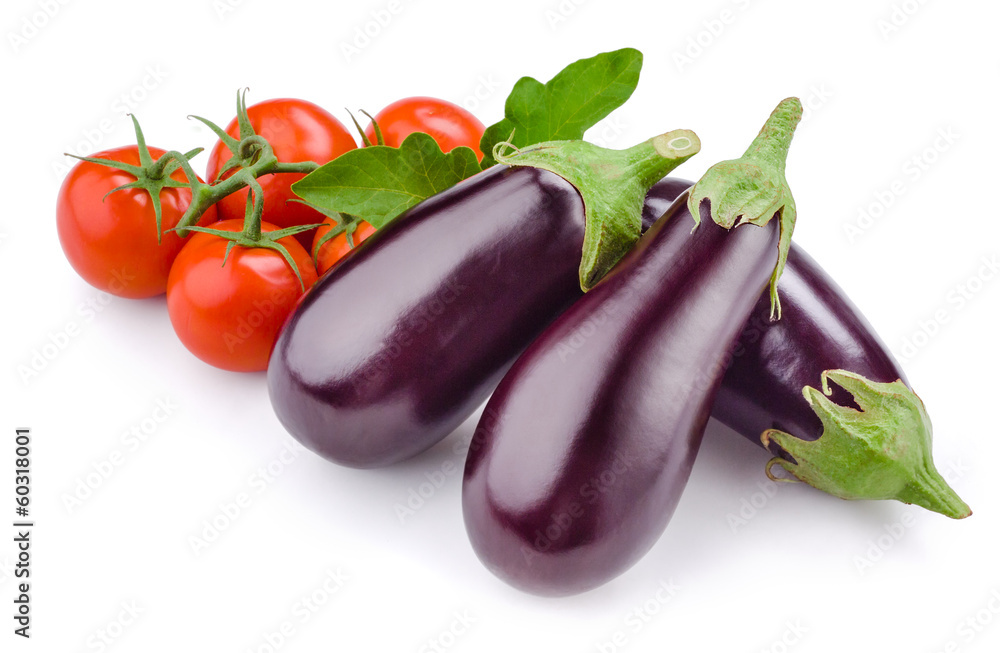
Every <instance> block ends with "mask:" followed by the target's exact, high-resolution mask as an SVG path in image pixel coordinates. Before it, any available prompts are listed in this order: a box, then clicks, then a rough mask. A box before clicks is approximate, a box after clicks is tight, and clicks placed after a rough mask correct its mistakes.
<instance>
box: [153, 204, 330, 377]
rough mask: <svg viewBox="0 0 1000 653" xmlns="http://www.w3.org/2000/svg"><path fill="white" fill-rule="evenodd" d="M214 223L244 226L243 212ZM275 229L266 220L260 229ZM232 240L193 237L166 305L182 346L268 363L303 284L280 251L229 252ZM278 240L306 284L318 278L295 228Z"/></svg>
mask: <svg viewBox="0 0 1000 653" xmlns="http://www.w3.org/2000/svg"><path fill="white" fill-rule="evenodd" d="M212 228H213V229H221V230H223V231H235V232H239V231H241V230H242V229H243V220H242V219H240V220H225V221H223V222H218V223H216V224H214V225H212ZM276 229H277V227H276V226H275V225H272V224H268V223H261V231H262V232H268V231H274V230H276ZM228 242H229V241H227V240H225V239H223V238H220V237H218V236H216V235H213V234H207V233H195V234H194V235H192V236H191V237H190V239H189V242H188V243H187V244H186V245H185V246H184V249H182V250H181V253H180V254H179V255H178V256H177V260H176V261H174V266H173V268H172V269H171V270H170V278H169V280H168V282H167V312H168V313H169V314H170V322H171V324H173V327H174V331H175V332H176V333H177V336H178V337H179V338H180V339H181V342H182V343H184V346H185V347H187V348H188V350H189V351H190V352H191V353H193V354H194V355H195V356H197V357H198V358H200V359H201V360H203V361H205V362H206V363H208V364H210V365H214V366H215V367H220V368H222V369H224V370H232V371H234V372H254V371H260V370H265V369H267V360H268V357H269V356H270V354H271V347H272V346H273V345H274V341H275V339H277V337H278V332H279V331H280V330H281V326H282V324H284V322H285V318H286V317H288V314H289V313H291V311H292V309H294V308H295V306H296V304H297V302H298V300H299V298H300V297H301V296H302V294H303V289H302V288H301V286H299V280H298V278H297V277H296V276H295V272H294V271H293V270H292V269H291V267H289V265H288V263H287V262H286V261H285V259H284V258H283V257H282V256H281V254H280V253H278V252H276V251H274V250H272V249H265V248H244V247H240V246H239V245H237V246H235V247H233V249H232V251H230V253H229V258H228V259H226V258H225V256H226V246H227V245H228ZM278 242H279V243H281V244H282V245H284V246H285V247H286V248H287V249H288V253H289V254H290V255H291V256H292V259H293V260H294V261H295V264H296V265H297V266H298V268H299V273H300V274H301V275H302V282H303V284H304V285H305V288H306V289H308V288H309V287H310V286H312V285H313V284H314V283H315V282H316V268H315V267H313V264H312V261H311V260H310V258H309V254H308V253H307V252H306V250H305V249H304V248H303V247H302V246H301V245H300V244H299V243H298V241H297V240H295V238H293V237H291V236H288V237H285V238H282V239H281V240H279V241H278ZM223 260H225V265H223Z"/></svg>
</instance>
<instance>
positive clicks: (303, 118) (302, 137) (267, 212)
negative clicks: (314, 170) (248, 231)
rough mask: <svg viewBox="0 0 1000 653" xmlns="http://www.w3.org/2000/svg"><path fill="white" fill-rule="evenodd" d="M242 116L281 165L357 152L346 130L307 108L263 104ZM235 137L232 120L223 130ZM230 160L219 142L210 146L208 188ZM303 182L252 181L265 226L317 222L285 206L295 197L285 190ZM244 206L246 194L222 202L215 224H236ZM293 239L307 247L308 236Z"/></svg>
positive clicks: (284, 176) (293, 103)
mask: <svg viewBox="0 0 1000 653" xmlns="http://www.w3.org/2000/svg"><path fill="white" fill-rule="evenodd" d="M247 115H248V116H249V118H250V124H252V125H253V128H254V131H255V132H256V133H257V134H258V135H259V136H263V137H264V138H265V139H267V142H268V143H270V144H271V148H272V149H273V150H274V155H275V156H276V157H278V160H279V161H281V162H283V163H298V162H300V161H314V162H316V163H319V164H323V163H326V162H328V161H331V160H333V159H335V158H337V157H338V156H340V155H341V154H343V153H344V152H347V151H348V150H353V149H355V148H356V147H357V143H355V142H354V137H353V136H351V133H350V132H349V131H347V128H345V127H344V125H342V124H341V123H340V121H339V120H337V119H336V118H334V117H333V116H332V115H330V113H328V112H327V111H326V110H325V109H323V108H322V107H318V106H316V105H315V104H313V103H312V102H306V101H305V100H294V99H279V100H266V101H264V102H261V103H259V104H255V105H253V106H250V107H247ZM239 131H240V128H239V125H238V124H237V122H236V119H235V118H234V119H233V121H232V122H230V123H229V126H227V127H226V133H228V134H229V135H230V136H233V137H236V138H238V137H239ZM230 155H231V153H230V152H229V148H227V147H226V146H225V145H224V144H223V143H222V141H219V142H217V143H216V144H215V147H214V148H213V149H212V153H211V154H210V155H209V157H208V179H209V181H210V182H212V183H214V182H215V179H216V177H217V176H218V175H219V170H221V169H222V166H223V165H225V163H226V161H228V160H229V157H230ZM227 176H228V175H227ZM304 176H305V175H302V174H292V173H281V174H273V175H265V176H263V177H261V178H260V179H258V180H257V181H258V182H260V185H261V187H262V188H263V189H264V215H263V219H264V220H265V221H266V222H270V223H271V224H274V225H277V226H278V227H293V226H296V225H301V224H316V223H319V222H322V221H323V215H322V214H320V213H318V212H316V211H315V210H313V209H311V208H309V207H308V206H306V205H304V204H300V203H299V202H289V201H288V200H290V199H295V198H296V197H297V196H296V195H295V193H293V192H292V190H291V186H292V184H293V183H295V182H296V181H298V180H299V179H302V177H304ZM246 202H247V189H246V188H244V189H243V190H241V191H239V192H237V193H233V194H232V195H230V196H228V197H226V198H224V199H223V200H222V201H220V202H219V204H218V206H219V219H220V220H237V219H239V220H242V219H243V216H244V212H245V210H246ZM297 238H298V240H299V242H300V243H302V246H303V247H308V246H309V243H310V242H311V241H312V233H310V232H306V233H304V234H299V235H298V236H297Z"/></svg>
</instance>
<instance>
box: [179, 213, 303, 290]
mask: <svg viewBox="0 0 1000 653" xmlns="http://www.w3.org/2000/svg"><path fill="white" fill-rule="evenodd" d="M261 202H263V199H261ZM247 205H248V206H247V212H248V213H250V212H251V211H252V209H251V207H250V202H249V200H248V202H247ZM319 226H320V225H318V224H304V225H297V226H294V227H286V228H284V229H277V230H275V231H266V232H265V231H262V230H261V228H260V220H257V221H253V220H252V219H251V217H250V216H249V215H248V216H247V217H246V218H245V219H244V222H243V231H224V230H222V229H213V228H211V227H199V226H198V225H191V226H189V227H187V229H188V230H190V231H198V232H200V233H205V234H212V235H213V236H217V237H219V238H222V239H224V240H227V241H229V242H228V243H226V253H225V255H224V256H223V258H222V265H223V266H225V264H226V261H228V260H229V253H230V252H231V251H233V248H234V247H237V246H239V247H243V248H246V249H252V248H255V247H256V248H261V249H270V250H274V251H275V252H277V253H278V254H280V255H281V258H283V259H285V263H287V264H288V267H290V268H291V269H292V272H294V273H295V278H296V279H298V280H299V287H300V288H301V289H302V291H303V292H305V289H306V286H305V282H304V281H303V280H302V273H301V272H300V271H299V266H298V265H296V264H295V259H293V258H292V255H291V254H290V253H289V252H288V249H287V248H286V247H285V246H284V245H282V244H281V243H280V242H278V241H279V240H281V239H282V238H287V237H288V236H294V235H295V234H299V233H302V232H303V231H309V230H310V229H315V228H316V227H319ZM179 230H180V227H177V228H175V229H174V230H173V231H179Z"/></svg>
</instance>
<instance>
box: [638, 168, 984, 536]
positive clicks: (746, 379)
mask: <svg viewBox="0 0 1000 653" xmlns="http://www.w3.org/2000/svg"><path fill="white" fill-rule="evenodd" d="M690 185H691V182H688V181H685V180H683V179H676V178H666V179H664V180H662V181H660V182H658V183H657V184H656V185H654V186H653V187H652V188H651V189H650V191H649V193H648V194H647V195H646V202H645V206H644V207H643V226H644V228H648V227H649V225H651V224H652V223H653V222H654V221H655V220H656V219H658V218H659V217H660V216H661V215H663V214H664V212H665V211H666V210H667V208H668V207H669V206H670V204H671V203H672V202H673V200H674V199H675V198H677V197H678V196H679V195H681V193H683V192H684V191H685V190H686V188H687V187H689V186H690ZM778 296H779V298H780V301H781V305H782V306H783V307H784V313H783V316H782V319H780V320H777V321H771V320H770V319H769V315H770V301H769V299H768V298H765V297H762V298H761V299H760V301H759V302H758V303H757V306H756V308H755V309H754V311H753V313H752V315H751V317H750V319H749V320H748V321H747V323H746V325H745V326H744V327H743V330H742V333H741V336H740V339H739V341H738V342H737V344H736V345H735V346H734V348H733V350H732V351H731V353H730V361H729V365H728V369H727V371H726V375H725V377H724V378H723V381H722V387H721V388H720V390H719V394H718V396H717V397H716V400H715V405H714V407H713V408H712V416H713V417H715V418H716V419H718V420H719V421H721V422H722V423H723V424H725V425H726V426H728V427H730V428H731V429H733V430H734V431H736V432H737V433H739V434H740V435H742V436H744V437H746V438H747V439H749V440H750V441H751V442H753V443H755V444H757V445H758V446H761V447H764V448H767V449H768V450H769V451H770V452H771V453H772V454H774V456H775V457H774V458H772V459H771V461H769V462H768V464H767V467H766V468H765V471H766V473H767V475H768V476H769V477H771V478H772V479H774V480H786V479H788V478H792V479H797V480H800V481H804V482H806V483H808V484H810V485H813V486H814V487H817V488H819V489H821V490H823V491H825V492H828V493H830V494H833V495H834V496H838V497H841V498H844V499H898V500H900V501H903V502H905V503H913V504H916V505H919V506H921V507H923V508H927V509H928V510H932V511H934V512H938V513H941V514H943V515H947V516H948V517H952V518H955V519H961V518H963V517H968V516H969V515H970V514H972V512H971V510H970V509H969V506H968V505H967V504H966V503H965V502H964V501H962V499H960V498H959V497H958V495H957V494H956V493H955V492H954V490H952V489H951V488H950V487H948V484H947V482H946V481H945V480H944V478H943V477H942V476H941V475H940V473H938V471H937V469H936V468H935V466H934V463H933V459H932V458H931V423H930V418H929V417H928V416H927V412H926V409H925V407H924V405H923V402H922V401H921V400H920V399H919V397H917V395H916V394H914V392H913V391H912V389H911V386H910V384H909V382H908V381H907V379H906V376H905V374H904V373H903V370H902V369H901V368H900V366H899V364H898V363H897V362H896V360H895V359H894V358H893V356H892V354H891V353H890V352H889V349H888V348H887V347H886V346H885V343H883V342H882V340H881V339H880V338H879V337H878V334H877V333H876V332H875V330H874V329H873V328H872V327H871V325H870V324H869V323H868V321H867V320H866V319H865V317H864V315H862V313H861V312H860V311H859V310H858V308H857V307H856V306H855V305H854V303H852V302H851V300H850V299H849V298H848V297H847V295H846V294H845V293H844V291H843V290H842V289H841V288H840V286H838V285H837V283H836V282H835V281H834V280H833V279H831V278H830V276H829V275H827V274H826V272H824V271H823V269H822V268H821V267H820V266H819V265H818V264H817V263H816V261H814V260H813V259H812V258H811V257H810V256H809V255H808V254H807V253H806V252H805V251H804V250H802V249H801V248H800V247H798V246H797V245H796V244H795V243H793V244H792V246H791V248H790V250H789V253H788V261H787V265H786V267H785V271H784V273H783V274H782V277H781V282H780V283H779V284H778ZM817 386H818V387H817ZM824 433H826V434H827V435H826V436H825V437H826V443H817V444H816V445H810V444H808V443H810V442H816V441H817V440H820V437H821V436H824ZM775 465H779V466H781V467H782V468H783V469H784V470H785V471H786V472H787V473H788V474H791V477H788V476H783V477H782V478H778V477H776V476H775V475H774V474H773V473H772V468H773V467H774V466H775Z"/></svg>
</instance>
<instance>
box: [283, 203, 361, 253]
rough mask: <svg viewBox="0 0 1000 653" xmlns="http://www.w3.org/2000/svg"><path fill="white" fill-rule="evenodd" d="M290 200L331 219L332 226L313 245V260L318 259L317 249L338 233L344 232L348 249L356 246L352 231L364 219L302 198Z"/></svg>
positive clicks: (356, 228)
mask: <svg viewBox="0 0 1000 653" xmlns="http://www.w3.org/2000/svg"><path fill="white" fill-rule="evenodd" d="M290 201H292V202H298V203H299V204H305V205H306V206H308V207H309V208H311V209H315V210H316V211H319V212H320V213H322V214H323V215H324V216H326V217H328V218H330V219H331V220H333V223H334V226H332V227H330V229H328V230H327V231H326V233H324V234H323V235H322V236H320V237H319V239H318V240H317V241H316V243H315V244H314V245H313V249H312V257H313V260H314V261H317V260H319V251H320V249H322V248H323V245H325V244H326V243H327V242H329V241H331V240H333V239H334V238H336V237H337V236H339V235H340V234H345V238H346V239H347V246H348V247H349V248H350V249H354V248H355V247H357V245H355V243H354V232H355V231H357V230H358V227H359V226H360V225H361V223H362V222H364V220H362V219H361V218H360V217H358V216H356V215H351V214H350V213H341V212H340V211H331V210H330V209H327V208H323V207H321V206H316V205H315V204H311V203H309V202H306V201H304V200H290ZM320 226H322V224H321V225H320Z"/></svg>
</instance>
